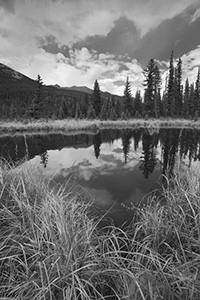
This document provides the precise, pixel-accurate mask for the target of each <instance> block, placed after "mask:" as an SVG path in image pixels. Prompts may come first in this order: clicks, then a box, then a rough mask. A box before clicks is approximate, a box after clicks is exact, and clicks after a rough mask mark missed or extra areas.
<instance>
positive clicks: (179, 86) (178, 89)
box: [175, 58, 183, 116]
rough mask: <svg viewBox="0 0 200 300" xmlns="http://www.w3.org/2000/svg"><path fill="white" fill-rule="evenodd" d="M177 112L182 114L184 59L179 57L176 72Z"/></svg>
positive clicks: (179, 114)
mask: <svg viewBox="0 0 200 300" xmlns="http://www.w3.org/2000/svg"><path fill="white" fill-rule="evenodd" d="M175 77H176V79H175V82H176V84H175V114H176V116H181V114H182V105H183V103H182V101H183V99H182V60H181V58H179V60H178V63H177V67H176V72H175Z"/></svg>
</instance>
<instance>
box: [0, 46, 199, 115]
mask: <svg viewBox="0 0 200 300" xmlns="http://www.w3.org/2000/svg"><path fill="white" fill-rule="evenodd" d="M143 75H144V82H143V85H144V95H143V96H142V95H141V91H140V90H137V92H136V93H135V95H134V96H133V95H132V91H131V84H130V81H129V78H128V77H127V80H126V83H125V88H124V95H123V97H119V96H114V95H110V96H105V95H103V93H101V91H100V86H99V83H98V81H97V80H95V83H94V89H93V93H92V94H87V93H83V92H79V93H78V92H74V91H73V92H72V91H71V92H70V91H67V90H65V89H62V88H61V89H58V88H55V87H47V86H44V85H43V83H42V79H41V77H40V75H38V78H37V80H36V81H35V82H34V85H32V86H31V88H29V89H28V88H27V87H26V89H23V86H18V88H17V89H16V88H15V90H12V86H6V85H4V86H1V87H0V105H1V110H0V118H9V119H16V118H34V119H40V118H46V119H48V118H51V119H54V118H55V119H64V118H79V119H83V118H84V119H85V118H86V119H96V118H97V119H101V120H108V119H109V120H117V119H129V118H145V119H147V118H160V117H170V118H186V119H196V120H197V119H198V117H199V115H200V69H198V73H197V78H196V82H194V83H190V82H189V80H188V78H187V79H186V81H185V82H184V83H183V82H182V61H181V58H179V59H178V62H177V63H175V59H174V55H173V51H172V53H171V57H170V61H169V69H168V76H167V78H166V82H165V89H164V91H163V92H162V95H161V84H162V80H161V72H160V69H159V67H158V64H157V63H156V61H155V60H154V59H150V61H149V63H148V64H147V66H146V68H145V69H144V70H143ZM19 85H20V83H19Z"/></svg>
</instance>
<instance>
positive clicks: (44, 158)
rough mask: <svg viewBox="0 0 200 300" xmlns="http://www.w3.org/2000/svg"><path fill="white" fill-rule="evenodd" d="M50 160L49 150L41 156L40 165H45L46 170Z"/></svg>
mask: <svg viewBox="0 0 200 300" xmlns="http://www.w3.org/2000/svg"><path fill="white" fill-rule="evenodd" d="M48 158H49V155H48V152H47V150H46V151H44V152H43V153H42V154H40V163H41V164H42V165H43V167H44V168H46V167H47V164H48Z"/></svg>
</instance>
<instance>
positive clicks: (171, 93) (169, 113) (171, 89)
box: [166, 51, 174, 117]
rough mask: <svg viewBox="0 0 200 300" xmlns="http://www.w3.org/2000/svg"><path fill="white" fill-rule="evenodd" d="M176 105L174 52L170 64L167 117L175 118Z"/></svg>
mask: <svg viewBox="0 0 200 300" xmlns="http://www.w3.org/2000/svg"><path fill="white" fill-rule="evenodd" d="M173 104H174V52H173V51H172V52H171V57H170V63H169V77H168V87H167V112H166V114H167V116H170V117H171V116H173V115H174V110H173Z"/></svg>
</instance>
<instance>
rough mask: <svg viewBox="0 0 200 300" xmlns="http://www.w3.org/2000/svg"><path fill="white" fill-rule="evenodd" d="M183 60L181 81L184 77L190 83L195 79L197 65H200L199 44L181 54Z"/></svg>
mask: <svg viewBox="0 0 200 300" xmlns="http://www.w3.org/2000/svg"><path fill="white" fill-rule="evenodd" d="M182 62H183V81H185V79H186V78H188V79H189V81H190V83H193V82H195V81H196V79H197V73H198V67H199V66H200V46H198V47H197V48H196V49H194V50H192V51H190V52H188V53H187V54H184V55H183V56H182Z"/></svg>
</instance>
